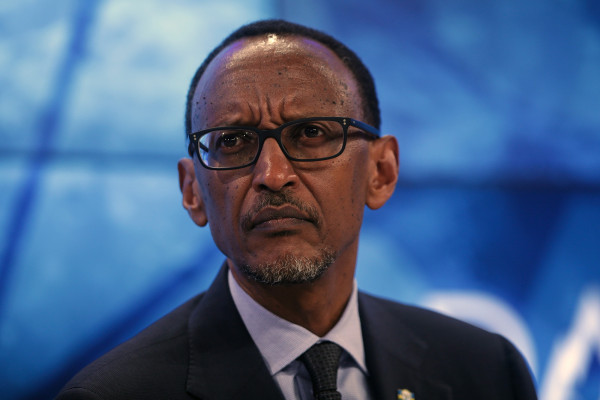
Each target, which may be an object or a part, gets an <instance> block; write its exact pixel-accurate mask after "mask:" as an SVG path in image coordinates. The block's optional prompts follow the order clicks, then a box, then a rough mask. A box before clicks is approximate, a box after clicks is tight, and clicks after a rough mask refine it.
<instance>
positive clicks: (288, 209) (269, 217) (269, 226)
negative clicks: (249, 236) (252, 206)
mask: <svg viewBox="0 0 600 400" xmlns="http://www.w3.org/2000/svg"><path fill="white" fill-rule="evenodd" d="M305 223H311V224H314V223H315V221H314V220H313V219H312V218H311V217H310V216H309V215H308V214H306V213H304V212H302V211H300V210H299V209H297V208H296V207H293V206H284V207H265V208H263V209H262V210H260V211H259V212H258V213H256V214H255V215H253V216H252V218H251V219H250V221H249V223H248V224H247V228H248V230H267V231H274V230H293V229H295V228H297V227H298V225H301V224H305Z"/></svg>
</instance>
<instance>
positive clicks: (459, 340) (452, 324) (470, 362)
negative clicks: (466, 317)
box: [359, 293, 535, 399]
mask: <svg viewBox="0 0 600 400" xmlns="http://www.w3.org/2000/svg"><path fill="white" fill-rule="evenodd" d="M359 305H360V308H361V321H363V320H364V321H363V323H365V325H366V326H363V330H364V331H366V332H367V335H369V336H371V338H370V339H367V340H373V339H374V338H376V339H377V340H382V341H385V342H387V343H388V345H389V347H388V349H387V350H388V351H389V352H390V353H393V352H398V351H400V350H399V349H397V347H403V349H402V351H406V348H407V347H404V346H410V348H412V349H418V351H415V352H414V353H412V354H419V356H418V360H419V361H418V362H415V368H417V369H418V370H420V371H421V372H423V373H425V374H426V375H427V376H428V377H429V378H431V379H435V380H438V381H440V382H445V384H447V385H448V386H451V387H452V388H453V391H454V393H455V394H460V395H461V396H466V397H467V398H468V397H469V396H471V397H472V394H473V393H486V391H488V390H490V389H489V388H497V390H498V392H499V393H500V392H501V391H506V394H507V396H510V397H508V398H515V399H521V398H523V399H534V398H535V389H534V385H533V382H532V380H531V374H530V371H529V368H528V366H527V363H526V362H525V360H524V359H523V357H522V356H521V354H520V353H519V351H518V350H517V349H516V348H515V347H514V345H513V344H512V343H511V342H510V341H508V340H507V339H506V338H504V337H503V336H501V335H498V334H496V333H492V332H488V331H486V330H484V329H481V328H479V327H476V326H473V325H471V324H469V323H466V322H464V321H460V320H458V319H455V318H452V317H449V316H446V315H443V314H440V313H438V312H435V311H431V310H427V309H423V308H420V307H415V306H411V305H406V304H401V303H397V302H393V301H390V300H386V299H381V298H378V297H374V296H371V295H367V294H365V293H361V294H360V296H359ZM363 317H364V318H363ZM381 331H384V332H385V333H383V334H382V333H380V332H381ZM390 343H392V344H391V345H390ZM400 352H401V351H400ZM414 359H417V357H415V358H414ZM417 365H418V367H417ZM465 378H467V379H465ZM467 382H468V384H467ZM461 396H459V398H464V397H461ZM484 397H486V396H484ZM487 398H492V397H491V396H487Z"/></svg>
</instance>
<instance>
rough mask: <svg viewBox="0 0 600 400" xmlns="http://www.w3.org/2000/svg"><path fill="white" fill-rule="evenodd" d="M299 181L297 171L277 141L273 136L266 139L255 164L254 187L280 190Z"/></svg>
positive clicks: (257, 189)
mask: <svg viewBox="0 0 600 400" xmlns="http://www.w3.org/2000/svg"><path fill="white" fill-rule="evenodd" d="M297 181H298V176H297V175H296V171H295V170H294V167H293V166H292V164H291V162H290V160H288V159H287V157H286V156H285V154H283V151H282V150H281V148H280V147H279V144H278V143H277V141H276V140H275V139H273V138H269V139H267V140H265V143H264V144H263V148H262V150H261V152H260V155H259V156H258V160H257V161H256V164H255V165H254V177H253V180H252V187H253V188H254V189H255V190H256V191H261V190H265V189H266V190H270V191H273V192H278V191H280V190H282V189H284V188H285V187H289V186H294V185H295V184H296V182H297Z"/></svg>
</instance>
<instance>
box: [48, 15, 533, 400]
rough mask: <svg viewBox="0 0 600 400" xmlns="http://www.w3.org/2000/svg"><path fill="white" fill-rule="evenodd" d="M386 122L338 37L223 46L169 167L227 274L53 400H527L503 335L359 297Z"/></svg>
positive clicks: (390, 158)
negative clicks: (361, 255)
mask: <svg viewBox="0 0 600 400" xmlns="http://www.w3.org/2000/svg"><path fill="white" fill-rule="evenodd" d="M379 124H380V120H379V109H378V103H377V98H376V95H375V88H374V85H373V80H372V78H371V75H370V73H369V72H368V70H367V69H366V68H365V67H364V65H363V64H362V62H361V61H360V60H359V59H358V57H357V56H356V55H355V54H354V53H353V52H351V51H350V50H349V49H347V48H346V47H345V46H343V45H342V44H340V43H339V42H337V41H336V40H334V39H332V38H330V37H329V36H327V35H324V34H322V33H320V32H316V31H313V30H311V29H308V28H305V27H302V26H298V25H294V24H290V23H287V22H284V21H263V22H258V23H255V24H251V25H248V26H245V27H242V28H240V29H239V30H238V31H236V32H234V33H233V34H232V35H231V36H229V37H228V38H227V39H226V40H225V41H224V42H223V43H222V44H221V45H220V46H219V47H217V48H216V49H215V50H214V51H213V52H212V53H211V54H210V55H209V57H208V58H207V60H206V61H205V62H204V63H203V65H202V66H201V67H200V68H199V70H198V72H197V73H196V76H195V77H194V79H193V81H192V84H191V87H190V90H189V93H188V104H187V111H186V130H187V132H188V135H189V139H190V145H189V152H190V156H191V158H187V159H182V160H180V162H179V165H178V167H179V180H180V187H181V192H182V194H183V205H184V207H185V209H186V210H187V211H188V213H189V215H190V217H191V219H192V220H193V221H194V222H195V223H196V224H197V225H199V226H205V225H207V224H208V225H209V226H210V229H211V233H212V236H213V239H214V241H215V243H216V244H217V246H218V247H219V249H220V250H221V251H222V252H223V254H224V255H225V257H226V261H225V263H224V265H223V267H222V269H221V272H220V273H219V275H218V276H217V278H216V280H215V282H214V283H213V284H212V286H211V287H210V288H209V289H208V291H207V292H205V293H203V294H200V295H199V296H197V297H195V298H194V299H192V300H190V301H189V302H187V303H186V304H184V305H183V306H181V307H179V308H178V309H177V310H175V311H173V312H172V313H170V314H168V315H167V316H165V317H164V318H162V319H161V320H159V321H158V322H156V323H155V324H153V325H152V326H150V327H149V328H147V329H146V330H144V331H143V332H142V333H140V334H139V335H138V336H136V337H134V338H133V339H131V340H130V341H128V342H126V343H124V344H122V345H121V346H119V347H117V348H116V349H114V350H113V351H111V352H110V353H108V354H107V355H105V356H104V357H102V358H100V359H99V360H97V361H96V362H95V363H93V364H91V365H90V366H88V367H87V368H85V369H84V370H83V371H82V372H80V373H79V374H78V375H77V376H76V377H75V378H74V379H73V380H72V381H71V382H70V383H68V384H67V385H66V386H65V388H64V389H63V391H62V392H61V394H60V395H59V398H60V399H71V398H73V399H75V398H81V399H137V398H149V399H197V398H199V399H206V400H209V399H238V398H247V399H309V398H319V399H339V398H343V399H413V398H414V399H428V400H431V399H486V400H490V399H534V398H535V397H536V395H535V391H534V389H533V385H532V382H531V378H530V376H529V372H528V370H527V367H526V366H525V364H524V362H523V359H522V358H521V356H520V355H519V353H518V352H517V351H516V350H515V348H514V347H513V346H512V345H511V344H510V343H509V342H508V341H506V340H505V339H503V338H502V337H500V336H498V335H494V334H490V333H487V332H484V331H482V330H480V329H477V328H474V327H472V326H470V325H467V324H465V323H462V322H459V321H456V320H453V319H450V318H447V317H443V316H441V315H438V314H435V313H432V312H429V311H424V310H420V309H416V308H413V307H408V306H404V305H400V304H397V303H393V302H389V301H385V300H381V299H377V298H374V297H371V296H368V295H366V294H363V293H359V292H357V289H356V285H355V283H354V271H355V267H356V257H357V249H358V237H359V230H360V226H361V223H362V216H363V210H364V206H365V205H366V206H368V207H370V208H373V209H376V208H379V207H381V206H382V205H383V204H384V203H385V202H386V201H387V200H388V199H389V198H390V196H391V195H392V193H393V191H394V188H395V185H396V181H397V178H398V145H397V142H396V140H395V138H394V137H392V136H383V137H380V136H379V132H378V127H379ZM313 345H316V346H313Z"/></svg>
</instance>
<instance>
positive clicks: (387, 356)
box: [358, 293, 452, 400]
mask: <svg viewBox="0 0 600 400" xmlns="http://www.w3.org/2000/svg"><path fill="white" fill-rule="evenodd" d="M358 301H359V313H360V319H361V325H362V333H363V342H364V347H365V356H366V361H367V368H368V370H369V382H370V385H371V390H372V392H373V397H374V398H376V399H398V398H401V397H399V391H400V390H403V389H405V390H407V391H409V392H411V393H412V394H413V395H414V399H415V400H422V399H427V400H450V399H452V393H451V389H450V388H449V387H448V386H447V385H445V384H443V383H441V382H435V381H432V380H430V379H428V377H427V376H423V374H422V372H420V370H419V367H420V365H421V362H422V361H423V358H424V357H425V354H426V353H427V350H428V349H427V344H426V343H424V342H423V341H421V340H420V339H419V338H418V337H416V336H415V335H414V334H413V333H412V332H411V330H410V328H409V327H407V326H405V325H404V323H403V322H402V318H401V316H400V315H398V313H397V312H391V311H389V310H388V307H386V305H385V302H383V301H382V300H379V299H376V298H373V297H371V296H368V295H366V294H364V293H359V298H358Z"/></svg>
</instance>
